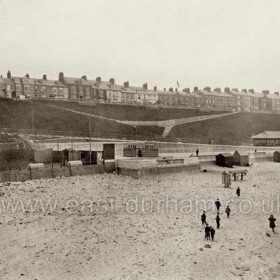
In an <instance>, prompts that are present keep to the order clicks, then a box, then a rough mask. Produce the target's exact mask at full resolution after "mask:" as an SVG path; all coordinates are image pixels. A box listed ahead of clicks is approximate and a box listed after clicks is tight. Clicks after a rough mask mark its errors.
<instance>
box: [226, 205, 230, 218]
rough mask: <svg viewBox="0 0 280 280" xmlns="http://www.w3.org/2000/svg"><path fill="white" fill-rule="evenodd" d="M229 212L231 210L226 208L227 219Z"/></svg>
mask: <svg viewBox="0 0 280 280" xmlns="http://www.w3.org/2000/svg"><path fill="white" fill-rule="evenodd" d="M230 211H231V210H230V208H229V206H227V208H226V211H225V212H226V213H227V217H228V218H229V215H230Z"/></svg>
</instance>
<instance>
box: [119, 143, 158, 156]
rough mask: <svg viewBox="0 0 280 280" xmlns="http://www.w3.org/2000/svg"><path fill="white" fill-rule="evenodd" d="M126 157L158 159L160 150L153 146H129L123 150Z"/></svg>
mask: <svg viewBox="0 0 280 280" xmlns="http://www.w3.org/2000/svg"><path fill="white" fill-rule="evenodd" d="M123 155H124V157H136V156H137V157H158V148H157V147H156V146H155V145H153V144H142V145H141V144H140V145H128V146H127V147H124V150H123Z"/></svg>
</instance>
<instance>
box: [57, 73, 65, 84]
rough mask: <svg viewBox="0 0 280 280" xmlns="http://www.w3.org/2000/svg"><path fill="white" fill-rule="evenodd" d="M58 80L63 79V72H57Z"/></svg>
mask: <svg viewBox="0 0 280 280" xmlns="http://www.w3.org/2000/svg"><path fill="white" fill-rule="evenodd" d="M58 80H59V81H61V82H63V81H64V73H63V72H60V73H59V76H58Z"/></svg>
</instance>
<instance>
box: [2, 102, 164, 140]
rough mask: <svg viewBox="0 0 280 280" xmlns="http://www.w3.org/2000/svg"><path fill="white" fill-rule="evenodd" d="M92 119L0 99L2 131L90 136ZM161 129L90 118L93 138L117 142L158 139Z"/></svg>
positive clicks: (43, 105) (45, 105)
mask: <svg viewBox="0 0 280 280" xmlns="http://www.w3.org/2000/svg"><path fill="white" fill-rule="evenodd" d="M89 123H90V122H89V117H87V116H83V115H79V114H75V113H72V112H68V111H64V110H61V109H59V108H54V107H50V106H48V104H47V103H46V104H45V103H41V102H29V101H15V100H11V99H0V129H2V130H3V129H4V128H8V129H9V130H8V131H15V132H18V131H22V130H26V132H27V133H32V132H33V128H34V131H35V134H36V133H38V134H39V133H44V134H46V133H49V134H53V133H56V132H57V134H60V135H61V133H62V135H75V136H84V137H88V136H89V127H90V126H89ZM162 132H163V128H160V127H137V129H135V128H134V127H132V126H129V125H124V124H119V123H116V122H114V121H109V120H105V119H100V118H94V117H92V118H91V135H92V136H95V135H96V136H103V137H105V136H108V137H118V138H126V137H128V138H130V139H131V138H132V139H134V138H136V137H138V138H140V137H141V136H143V137H148V138H150V137H159V136H160V135H161V134H162Z"/></svg>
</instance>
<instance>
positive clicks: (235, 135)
mask: <svg viewBox="0 0 280 280" xmlns="http://www.w3.org/2000/svg"><path fill="white" fill-rule="evenodd" d="M266 130H271V131H277V130H278V131H280V114H260V113H239V114H235V115H230V116H225V117H221V118H217V119H210V120H205V121H200V122H195V123H189V124H182V125H178V126H176V127H174V128H173V129H172V130H171V132H170V134H169V135H168V138H169V139H174V138H176V139H191V140H194V141H195V142H204V143H208V142H209V141H210V140H212V142H213V143H218V144H250V143H251V141H250V137H251V136H253V135H256V134H258V133H261V132H263V131H266Z"/></svg>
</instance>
